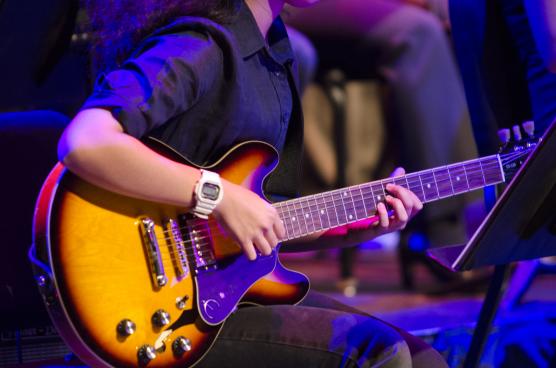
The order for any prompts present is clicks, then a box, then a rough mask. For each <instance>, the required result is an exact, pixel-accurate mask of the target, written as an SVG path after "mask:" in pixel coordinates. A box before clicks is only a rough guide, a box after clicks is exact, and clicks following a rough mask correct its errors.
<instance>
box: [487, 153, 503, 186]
mask: <svg viewBox="0 0 556 368" xmlns="http://www.w3.org/2000/svg"><path fill="white" fill-rule="evenodd" d="M482 161H483V163H484V165H483V166H484V170H483V172H484V177H485V184H486V185H491V184H496V183H500V182H502V181H504V177H503V174H502V172H501V169H500V164H499V161H498V156H497V155H495V156H492V157H487V158H485V159H483V160H482Z"/></svg>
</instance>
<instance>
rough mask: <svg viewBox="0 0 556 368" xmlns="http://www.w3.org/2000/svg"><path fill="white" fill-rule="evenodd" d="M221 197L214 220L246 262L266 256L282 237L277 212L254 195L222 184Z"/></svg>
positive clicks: (226, 183)
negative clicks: (238, 248) (258, 254)
mask: <svg viewBox="0 0 556 368" xmlns="http://www.w3.org/2000/svg"><path fill="white" fill-rule="evenodd" d="M223 183H224V197H223V199H222V202H220V204H219V205H218V206H217V207H216V208H215V209H214V212H213V214H214V217H215V218H216V220H217V221H218V223H219V224H220V225H222V226H223V227H224V230H225V231H226V232H227V233H228V235H229V236H231V237H232V238H233V239H234V240H235V241H236V242H237V243H238V244H239V245H240V246H241V248H242V249H243V252H244V253H245V255H246V256H247V258H249V259H250V260H255V259H256V258H257V251H258V252H260V253H261V254H263V255H269V254H270V253H271V252H272V249H274V248H275V247H276V245H278V243H279V242H280V239H282V238H283V237H284V236H285V235H286V230H285V228H284V225H283V224H282V222H281V220H280V217H279V216H278V212H277V211H276V209H275V208H274V207H272V205H271V204H270V203H268V202H267V201H265V200H264V199H262V198H261V197H259V196H258V195H257V194H256V193H254V192H252V191H250V190H248V189H245V188H243V187H241V186H239V185H236V184H233V183H231V182H229V181H226V180H223Z"/></svg>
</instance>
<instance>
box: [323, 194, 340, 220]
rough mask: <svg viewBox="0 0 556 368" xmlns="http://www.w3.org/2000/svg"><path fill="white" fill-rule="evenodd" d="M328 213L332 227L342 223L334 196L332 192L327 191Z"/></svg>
mask: <svg viewBox="0 0 556 368" xmlns="http://www.w3.org/2000/svg"><path fill="white" fill-rule="evenodd" d="M326 213H327V215H328V219H329V222H330V227H336V226H338V225H339V224H340V222H339V216H338V210H337V208H336V205H335V203H334V196H333V195H332V192H327V193H326Z"/></svg>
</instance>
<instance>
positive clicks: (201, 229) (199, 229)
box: [157, 164, 497, 243]
mask: <svg viewBox="0 0 556 368" xmlns="http://www.w3.org/2000/svg"><path fill="white" fill-rule="evenodd" d="M491 166H492V167H490V168H494V167H496V166H497V164H491ZM488 169H489V167H483V170H475V171H474V172H470V171H468V172H467V173H468V175H467V176H470V175H473V174H476V173H478V172H483V171H486V170H488ZM438 177H440V176H438ZM392 179H394V178H389V179H385V180H386V183H390V182H391V180H392ZM409 179H413V180H414V181H413V182H411V184H417V185H416V186H412V185H411V184H409V189H411V190H413V191H416V190H415V188H420V187H421V185H420V182H418V181H417V180H415V178H409ZM450 180H451V179H450V175H449V173H447V174H446V175H444V176H443V177H442V179H441V180H436V183H437V187H441V185H439V184H441V183H442V182H446V183H447V182H448V181H450ZM373 186H374V187H377V186H379V184H376V183H375V184H374V185H373ZM402 186H403V184H402ZM368 189H370V190H371V191H370V192H367V193H366V194H370V193H372V194H373V197H374V193H376V190H375V188H373V187H370V188H368ZM378 190H379V192H380V193H382V188H378ZM467 190H470V188H467V189H466V190H464V191H463V192H461V193H464V192H465V191H467ZM424 192H425V191H424V188H423V193H424ZM371 198H372V197H367V198H365V196H362V199H363V200H369V199H371ZM437 198H439V196H436V198H435V199H437ZM358 202H361V204H362V202H363V201H358ZM282 203H283V202H279V203H277V205H278V207H279V208H277V209H278V210H282V213H284V212H286V211H287V212H291V210H288V209H285V208H284V206H283V205H282ZM325 204H332V206H326V208H332V207H335V208H341V207H342V205H337V204H335V203H334V200H332V202H327V203H325ZM372 210H373V211H376V208H373V209H372ZM293 211H295V209H293ZM314 212H315V211H311V213H310V217H314ZM194 221H195V222H197V223H196V224H192V225H191V224H187V225H186V226H185V227H180V228H178V229H177V230H178V231H183V230H191V231H195V232H196V233H197V235H201V237H197V240H199V239H203V237H202V236H203V235H204V234H206V233H210V232H211V230H215V229H216V227H215V226H214V224H215V223H216V221H203V220H194ZM207 225H208V226H207ZM310 225H313V226H314V223H313V224H310ZM217 226H218V225H217ZM317 231H318V230H317ZM165 233H166V231H165ZM157 240H163V241H168V240H172V237H171V236H164V237H157ZM183 242H184V243H194V242H195V241H194V240H191V241H189V240H184V241H183Z"/></svg>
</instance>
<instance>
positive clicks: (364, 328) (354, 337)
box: [346, 318, 412, 368]
mask: <svg viewBox="0 0 556 368" xmlns="http://www.w3.org/2000/svg"><path fill="white" fill-rule="evenodd" d="M346 337H347V346H348V352H349V355H350V360H352V361H354V362H356V363H357V364H358V365H362V366H366V365H370V366H373V367H374V366H380V367H400V368H404V367H411V366H412V358H411V351H410V348H409V346H408V344H407V342H406V341H405V339H404V338H403V336H401V334H400V333H398V332H397V331H396V330H395V329H394V328H392V327H391V326H388V325H386V324H384V323H383V322H381V321H379V320H377V319H374V318H368V319H367V320H365V321H363V322H359V323H357V324H356V325H354V326H352V327H351V328H350V330H349V332H348V333H347V336H346Z"/></svg>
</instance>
